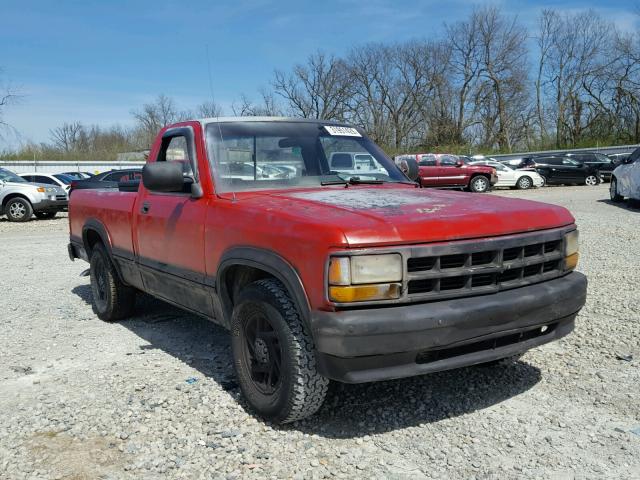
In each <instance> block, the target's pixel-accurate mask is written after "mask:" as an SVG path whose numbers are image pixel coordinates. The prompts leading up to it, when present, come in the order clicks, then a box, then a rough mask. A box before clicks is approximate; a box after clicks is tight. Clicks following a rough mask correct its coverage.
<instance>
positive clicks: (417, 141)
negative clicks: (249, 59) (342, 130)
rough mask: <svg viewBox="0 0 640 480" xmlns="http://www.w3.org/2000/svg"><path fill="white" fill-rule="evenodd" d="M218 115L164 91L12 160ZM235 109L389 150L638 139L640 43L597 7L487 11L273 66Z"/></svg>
mask: <svg viewBox="0 0 640 480" xmlns="http://www.w3.org/2000/svg"><path fill="white" fill-rule="evenodd" d="M222 113H223V112H222V109H221V108H220V106H219V105H217V104H216V103H215V102H213V101H210V102H205V103H203V104H201V105H200V106H198V107H197V108H195V109H194V110H193V111H181V110H179V109H178V108H176V105H175V102H174V101H173V100H172V99H171V98H169V97H166V96H164V95H160V96H159V97H158V98H157V99H156V100H155V101H154V102H152V103H149V104H146V105H143V106H142V108H141V109H139V110H136V111H133V112H132V116H133V119H134V122H135V123H134V126H133V127H130V128H123V127H110V128H101V127H97V126H91V127H87V126H85V125H82V124H80V123H77V122H75V123H70V124H69V123H68V124H64V125H62V126H60V127H58V128H55V129H53V130H52V131H51V132H50V133H51V141H50V142H49V143H44V144H40V145H27V146H25V147H24V148H23V149H22V150H21V151H19V152H14V153H13V156H15V157H26V158H31V156H30V155H31V154H34V153H35V152H34V151H31V150H34V149H35V150H38V156H39V157H43V156H45V157H47V158H50V159H55V158H80V157H82V158H95V159H108V158H115V154H116V153H117V152H122V151H127V150H139V149H143V148H148V145H149V143H150V141H151V140H152V139H153V138H154V136H155V134H156V133H157V131H158V129H159V128H161V127H162V126H164V125H166V124H169V123H173V122H175V121H178V120H181V119H185V118H189V117H193V116H196V117H207V116H218V115H221V114H222ZM225 113H226V112H225ZM230 113H231V114H233V115H290V116H297V117H313V118H322V119H327V120H339V121H345V122H348V123H352V124H355V125H358V126H361V127H363V128H364V129H365V130H366V131H367V132H368V134H369V135H370V136H371V137H372V138H373V140H374V141H376V142H377V143H379V144H380V145H381V146H382V147H383V148H385V149H386V150H387V151H388V152H389V153H392V154H393V153H398V152H407V151H436V150H437V151H452V152H469V151H484V152H512V151H517V150H536V149H546V148H572V147H581V146H595V145H597V144H599V145H605V144H606V145H614V144H624V143H640V39H639V37H638V36H637V35H635V36H634V35H632V34H631V33H628V32H623V31H621V30H619V29H618V28H616V26H615V25H614V24H613V23H612V22H609V21H607V19H605V18H603V17H602V16H600V15H598V14H597V13H596V12H594V11H591V10H590V11H583V12H574V13H561V12H559V11H556V10H553V9H545V10H542V11H541V13H540V15H539V17H538V18H537V21H536V26H535V28H534V29H533V31H528V30H527V28H526V27H525V26H524V25H523V23H522V22H521V21H520V20H519V19H518V18H517V17H516V16H510V15H507V14H504V13H503V12H501V11H500V10H499V9H498V8H497V7H493V6H486V7H480V8H476V9H475V10H474V11H473V12H472V13H471V14H470V15H469V16H468V17H467V18H465V19H463V20H461V21H458V22H455V23H452V24H446V25H445V27H444V30H443V34H442V35H441V37H440V38H429V39H416V40H411V41H407V42H402V43H393V44H388V43H367V44H363V45H358V46H355V47H353V48H352V49H351V50H350V51H348V52H347V53H346V54H345V55H342V56H337V55H332V54H329V53H326V52H322V51H317V52H314V53H312V54H311V55H309V57H308V58H307V59H306V61H304V62H303V63H300V64H296V65H294V66H293V67H292V68H290V69H288V70H276V71H274V73H273V76H272V78H271V81H270V83H269V85H268V86H266V87H264V88H262V89H260V91H259V92H258V100H252V99H251V98H250V97H249V96H247V95H244V94H243V95H241V96H240V98H239V100H237V101H236V102H234V103H233V104H232V106H231V112H230ZM5 156H6V155H5Z"/></svg>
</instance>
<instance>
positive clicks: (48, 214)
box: [35, 212, 58, 220]
mask: <svg viewBox="0 0 640 480" xmlns="http://www.w3.org/2000/svg"><path fill="white" fill-rule="evenodd" d="M57 213H58V212H36V213H35V215H36V218H37V219H38V220H50V219H52V218H53V217H55V216H56V214H57Z"/></svg>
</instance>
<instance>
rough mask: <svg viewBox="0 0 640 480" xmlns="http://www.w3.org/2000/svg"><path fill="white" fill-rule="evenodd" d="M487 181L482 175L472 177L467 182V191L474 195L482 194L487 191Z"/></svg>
mask: <svg viewBox="0 0 640 480" xmlns="http://www.w3.org/2000/svg"><path fill="white" fill-rule="evenodd" d="M489 186H490V183H489V179H488V178H487V177H485V176H483V175H478V176H476V177H473V178H472V179H471V181H470V182H469V190H471V191H472V192H475V193H484V192H486V191H487V190H489Z"/></svg>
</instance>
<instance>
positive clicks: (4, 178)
mask: <svg viewBox="0 0 640 480" xmlns="http://www.w3.org/2000/svg"><path fill="white" fill-rule="evenodd" d="M0 182H13V183H28V182H27V181H26V180H25V179H24V178H22V177H19V176H18V175H16V174H15V173H13V172H11V171H9V170H5V169H4V168H0Z"/></svg>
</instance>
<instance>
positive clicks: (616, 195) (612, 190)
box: [609, 177, 624, 203]
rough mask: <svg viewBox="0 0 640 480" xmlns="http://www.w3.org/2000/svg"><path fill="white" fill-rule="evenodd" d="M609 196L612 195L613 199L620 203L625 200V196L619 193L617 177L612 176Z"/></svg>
mask: <svg viewBox="0 0 640 480" xmlns="http://www.w3.org/2000/svg"><path fill="white" fill-rule="evenodd" d="M609 197H611V201H612V202H615V203H620V202H622V201H623V200H624V197H623V196H622V195H620V194H619V193H618V180H616V177H611V182H610V183H609Z"/></svg>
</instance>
